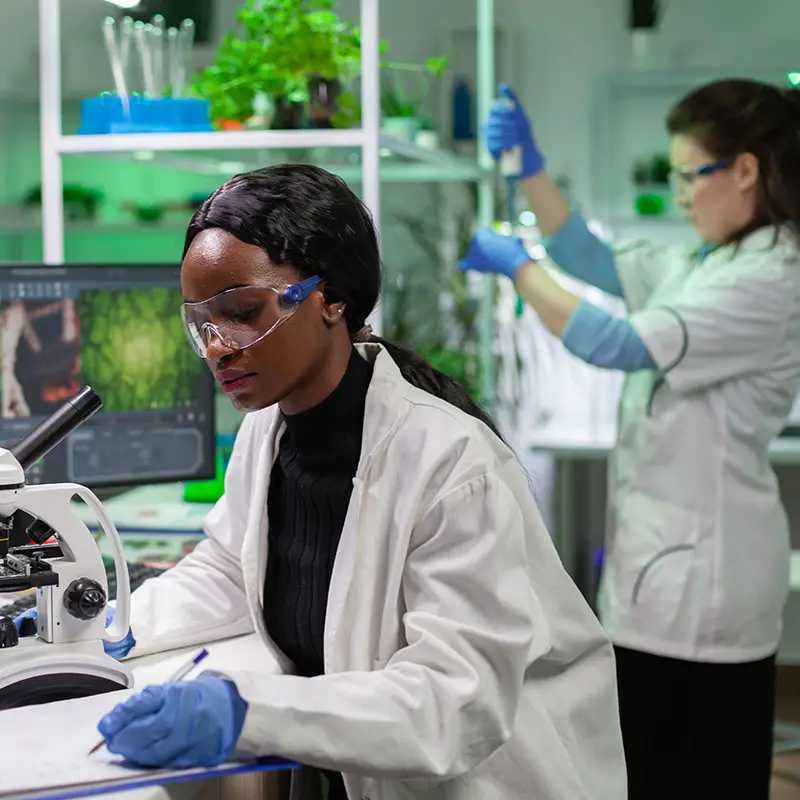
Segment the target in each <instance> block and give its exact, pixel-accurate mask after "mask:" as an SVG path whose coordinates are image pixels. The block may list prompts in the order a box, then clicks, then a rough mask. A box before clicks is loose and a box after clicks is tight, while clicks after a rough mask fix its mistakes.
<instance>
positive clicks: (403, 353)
mask: <svg viewBox="0 0 800 800" xmlns="http://www.w3.org/2000/svg"><path fill="white" fill-rule="evenodd" d="M364 340H365V341H370V342H375V343H376V344H380V345H382V346H383V348H384V349H385V350H386V352H387V353H388V354H389V355H390V356H391V358H392V361H394V363H395V364H397V367H398V369H399V370H400V374H401V375H402V376H403V378H405V380H407V381H408V382H409V383H410V384H411V385H412V386H416V388H417V389H422V391H424V392H428V394H432V395H433V396H434V397H438V398H439V399H440V400H444V401H445V402H446V403H450V405H451V406H455V407H456V408H457V409H459V410H460V411H463V412H464V413H465V414H469V415H470V416H471V417H475V419H479V420H480V421H481V422H482V423H483V424H484V425H486V426H487V427H488V428H489V429H490V430H491V431H492V433H494V434H495V436H497V437H498V438H499V439H500V440H501V441H503V442H505V439H503V436H502V435H501V433H500V431H499V430H498V429H497V425H495V423H494V420H493V419H492V418H491V417H490V416H489V415H488V414H487V413H486V412H485V411H484V410H483V409H482V408H481V407H480V406H479V405H478V404H477V403H476V402H475V401H474V400H473V399H472V397H471V396H470V394H469V392H467V390H466V389H465V388H464V387H463V386H462V385H461V384H460V383H458V381H455V380H453V379H452V378H450V377H449V376H447V375H445V374H444V373H443V372H440V371H439V370H438V369H436V368H435V367H433V366H431V365H430V364H429V363H428V362H427V361H426V360H425V359H424V358H422V356H420V355H419V354H418V353H415V352H414V351H413V350H409V349H408V348H406V347H402V346H401V345H399V344H395V343H394V342H389V341H386V339H381V338H380V337H378V336H374V335H370V336H369V339H364Z"/></svg>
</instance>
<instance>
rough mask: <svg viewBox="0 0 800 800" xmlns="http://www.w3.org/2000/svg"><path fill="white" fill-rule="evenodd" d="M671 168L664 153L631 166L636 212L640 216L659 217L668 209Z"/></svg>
mask: <svg viewBox="0 0 800 800" xmlns="http://www.w3.org/2000/svg"><path fill="white" fill-rule="evenodd" d="M670 170H671V166H670V163H669V157H668V156H667V155H666V154H665V153H657V154H655V155H653V156H651V157H650V158H648V159H644V160H639V161H637V162H636V163H635V164H634V166H633V176H632V177H633V183H634V186H635V187H636V200H635V208H636V212H637V213H638V214H640V215H641V216H660V215H661V214H663V213H664V212H665V211H666V210H667V209H668V207H669V200H670V188H669V173H670Z"/></svg>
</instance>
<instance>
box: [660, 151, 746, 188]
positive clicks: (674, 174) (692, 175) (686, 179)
mask: <svg viewBox="0 0 800 800" xmlns="http://www.w3.org/2000/svg"><path fill="white" fill-rule="evenodd" d="M732 163H733V159H730V158H720V159H718V160H717V161H714V162H713V163H711V164H701V165H699V166H690V165H688V164H687V165H683V166H679V167H673V168H672V169H671V170H670V173H669V186H670V190H671V191H672V194H673V195H676V196H681V195H684V194H686V193H687V192H688V191H690V190H691V188H692V187H693V186H694V184H695V183H696V181H697V179H698V178H703V177H706V176H708V175H714V173H716V172H720V171H721V170H723V169H727V168H728V167H729V166H730V165H731V164H732Z"/></svg>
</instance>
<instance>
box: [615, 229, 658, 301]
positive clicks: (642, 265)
mask: <svg viewBox="0 0 800 800" xmlns="http://www.w3.org/2000/svg"><path fill="white" fill-rule="evenodd" d="M669 253H670V251H669V250H665V249H664V248H657V247H654V246H652V245H650V244H648V243H646V242H633V243H631V244H629V245H627V246H623V247H616V248H614V267H615V268H616V271H617V279H618V280H619V284H620V286H621V288H622V295H623V298H624V300H625V303H626V305H627V306H628V310H629V311H638V310H639V309H640V308H643V307H644V305H645V303H647V301H648V300H649V299H650V296H651V295H652V294H653V292H654V291H655V290H656V288H657V287H658V286H659V284H660V283H661V282H662V281H663V280H664V277H665V275H666V272H667V266H668V264H669Z"/></svg>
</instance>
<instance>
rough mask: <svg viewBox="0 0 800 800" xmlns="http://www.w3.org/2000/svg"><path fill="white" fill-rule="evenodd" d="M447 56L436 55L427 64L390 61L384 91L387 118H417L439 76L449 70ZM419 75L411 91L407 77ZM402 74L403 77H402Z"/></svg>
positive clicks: (382, 95)
mask: <svg viewBox="0 0 800 800" xmlns="http://www.w3.org/2000/svg"><path fill="white" fill-rule="evenodd" d="M447 63H448V62H447V57H446V56H434V57H433V58H429V59H428V60H427V61H426V62H425V63H424V64H404V63H401V62H398V61H388V62H386V63H385V64H384V65H383V67H384V73H383V75H384V81H383V88H382V90H381V111H382V112H383V116H384V117H416V116H418V115H419V109H420V106H421V105H422V103H423V102H424V101H425V98H426V97H427V96H428V93H429V92H430V90H431V87H432V86H433V82H434V81H435V80H436V78H439V77H441V75H442V73H443V72H444V71H445V70H446V69H447ZM409 75H414V76H416V80H412V81H411V82H412V83H413V84H414V86H413V88H412V89H410V90H408V87H407V86H403V83H406V84H408V81H407V80H406V81H404V80H403V78H404V77H405V78H407V77H408V76H409ZM401 76H402V77H401Z"/></svg>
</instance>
